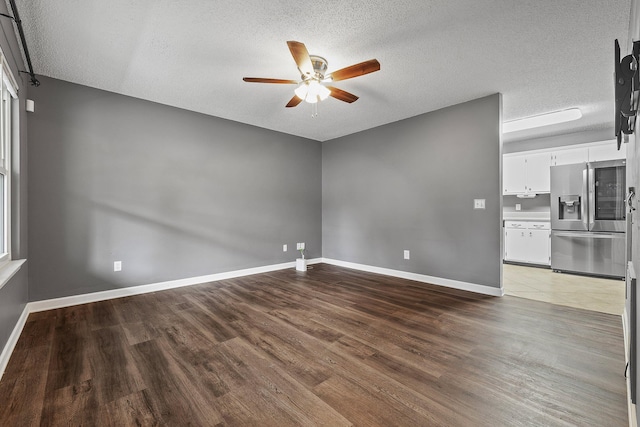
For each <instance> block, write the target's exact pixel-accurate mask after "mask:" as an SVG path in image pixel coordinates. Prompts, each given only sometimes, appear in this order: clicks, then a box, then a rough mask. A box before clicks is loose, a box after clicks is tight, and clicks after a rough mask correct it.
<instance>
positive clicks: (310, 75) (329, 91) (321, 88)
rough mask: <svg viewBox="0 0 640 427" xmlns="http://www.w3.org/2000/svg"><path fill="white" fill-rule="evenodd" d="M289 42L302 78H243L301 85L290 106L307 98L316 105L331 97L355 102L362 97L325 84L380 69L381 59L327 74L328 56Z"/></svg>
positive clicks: (253, 81)
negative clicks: (314, 53) (311, 51)
mask: <svg viewBox="0 0 640 427" xmlns="http://www.w3.org/2000/svg"><path fill="white" fill-rule="evenodd" d="M287 45H288V46H289V50H290V51H291V55H292V56H293V59H294V60H295V61H296V64H297V65H298V70H299V71H300V79H301V80H300V81H298V80H283V79H263V78H259V77H244V78H243V79H242V80H244V81H245V82H250V83H276V84H295V85H298V87H297V88H296V90H295V95H294V96H293V98H291V100H290V101H289V103H288V104H287V105H286V106H287V107H295V106H296V105H298V104H300V103H301V102H302V101H306V102H308V103H310V104H315V103H317V102H319V101H323V100H325V99H327V98H328V97H329V96H331V97H333V98H335V99H339V100H340V101H344V102H348V103H352V102H355V101H356V100H357V99H358V97H357V96H355V95H353V94H351V93H349V92H346V91H344V90H342V89H338V88H337V87H333V86H326V85H325V83H328V82H337V81H339V80H347V79H351V78H353V77H358V76H363V75H365V74H369V73H373V72H375V71H378V70H380V63H379V62H378V60H377V59H370V60H368V61H364V62H361V63H359V64H355V65H351V66H350V67H346V68H342V69H340V70H338V71H334V72H332V73H330V74H325V73H326V71H327V60H326V59H324V58H323V57H321V56H317V55H309V52H308V51H307V47H306V46H305V45H304V43H300V42H296V41H288V42H287Z"/></svg>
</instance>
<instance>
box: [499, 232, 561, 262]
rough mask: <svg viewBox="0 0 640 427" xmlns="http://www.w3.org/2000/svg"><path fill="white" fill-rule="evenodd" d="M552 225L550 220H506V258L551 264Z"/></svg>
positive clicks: (507, 259) (506, 259)
mask: <svg viewBox="0 0 640 427" xmlns="http://www.w3.org/2000/svg"><path fill="white" fill-rule="evenodd" d="M550 242H551V227H550V226H549V223H548V222H531V221H505V224H504V259H505V261H513V262H521V263H526V264H538V265H551V243H550Z"/></svg>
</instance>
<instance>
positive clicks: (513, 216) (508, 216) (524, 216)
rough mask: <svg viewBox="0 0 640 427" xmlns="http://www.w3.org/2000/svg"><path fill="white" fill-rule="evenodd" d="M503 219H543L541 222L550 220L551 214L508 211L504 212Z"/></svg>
mask: <svg viewBox="0 0 640 427" xmlns="http://www.w3.org/2000/svg"><path fill="white" fill-rule="evenodd" d="M502 219H503V220H504V221H541V222H549V221H551V215H550V214H549V213H547V212H539V213H538V212H523V213H518V212H508V213H504V214H502Z"/></svg>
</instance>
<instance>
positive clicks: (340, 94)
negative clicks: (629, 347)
mask: <svg viewBox="0 0 640 427" xmlns="http://www.w3.org/2000/svg"><path fill="white" fill-rule="evenodd" d="M327 89H329V90H330V91H331V93H330V94H329V95H330V96H332V97H334V98H335V99H339V100H340V101H344V102H348V103H349V104H351V103H352V102H356V101H357V100H358V97H357V96H355V95H354V94H352V93H349V92H347V91H344V90H342V89H338V88H337V87H333V86H327Z"/></svg>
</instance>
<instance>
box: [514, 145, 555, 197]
mask: <svg viewBox="0 0 640 427" xmlns="http://www.w3.org/2000/svg"><path fill="white" fill-rule="evenodd" d="M550 168H551V153H528V154H522V153H519V154H506V155H505V156H504V157H503V162H502V175H503V180H502V182H503V186H502V193H503V194H538V193H549V192H550V188H551V185H550V173H549V171H550Z"/></svg>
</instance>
